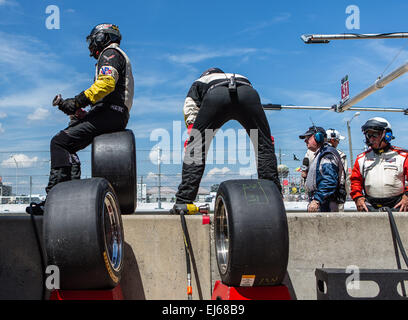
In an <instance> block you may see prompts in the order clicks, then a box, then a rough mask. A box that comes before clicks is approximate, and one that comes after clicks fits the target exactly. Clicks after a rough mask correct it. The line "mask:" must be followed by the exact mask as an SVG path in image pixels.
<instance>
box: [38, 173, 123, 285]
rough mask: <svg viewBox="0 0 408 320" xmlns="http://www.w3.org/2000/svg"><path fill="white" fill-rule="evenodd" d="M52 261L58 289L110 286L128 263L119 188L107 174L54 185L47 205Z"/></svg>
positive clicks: (47, 240) (47, 243)
mask: <svg viewBox="0 0 408 320" xmlns="http://www.w3.org/2000/svg"><path fill="white" fill-rule="evenodd" d="M44 211H45V212H44V223H43V234H44V247H45V252H46V256H47V265H48V266H56V267H57V268H58V269H57V270H58V271H59V280H60V281H59V282H60V283H59V284H60V285H59V287H60V288H59V289H64V290H82V289H88V290H89V289H111V288H114V287H115V286H116V285H117V284H118V283H119V282H120V278H121V273H122V267H123V257H124V251H123V248H124V234H123V225H122V219H121V214H120V208H119V204H118V200H117V197H116V194H115V191H114V189H113V188H112V186H111V185H110V183H109V182H108V181H107V180H106V179H103V178H92V179H83V180H71V181H66V182H61V183H59V184H57V185H56V186H55V187H54V188H52V189H51V190H50V192H49V194H48V196H47V200H46V203H45V210H44Z"/></svg>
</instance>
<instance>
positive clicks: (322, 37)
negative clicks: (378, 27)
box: [301, 32, 408, 44]
mask: <svg viewBox="0 0 408 320" xmlns="http://www.w3.org/2000/svg"><path fill="white" fill-rule="evenodd" d="M401 38H408V32H394V33H367V34H356V33H339V34H303V35H301V39H302V40H303V41H304V42H305V43H307V44H310V43H329V42H330V40H361V39H401Z"/></svg>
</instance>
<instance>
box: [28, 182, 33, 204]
mask: <svg viewBox="0 0 408 320" xmlns="http://www.w3.org/2000/svg"><path fill="white" fill-rule="evenodd" d="M32 192H33V177H32V176H30V198H29V202H28V203H29V204H30V203H31V194H32Z"/></svg>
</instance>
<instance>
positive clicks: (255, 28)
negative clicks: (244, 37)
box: [238, 13, 292, 34]
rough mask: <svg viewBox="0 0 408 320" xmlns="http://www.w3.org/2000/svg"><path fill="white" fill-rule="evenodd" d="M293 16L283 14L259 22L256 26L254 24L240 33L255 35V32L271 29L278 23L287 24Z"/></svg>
mask: <svg viewBox="0 0 408 320" xmlns="http://www.w3.org/2000/svg"><path fill="white" fill-rule="evenodd" d="M291 16H292V15H291V14H290V13H281V14H279V15H277V16H275V17H273V18H272V19H270V20H267V21H261V22H258V23H256V24H254V25H252V26H249V27H248V28H246V29H244V30H242V31H240V32H238V33H239V34H240V33H254V32H257V31H260V30H262V29H265V28H268V27H271V26H273V25H275V24H277V23H281V22H286V21H288V20H289V19H290V17H291Z"/></svg>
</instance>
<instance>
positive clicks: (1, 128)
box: [0, 123, 5, 133]
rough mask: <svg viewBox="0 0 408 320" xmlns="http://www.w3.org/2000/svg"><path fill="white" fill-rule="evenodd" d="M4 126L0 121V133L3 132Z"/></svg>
mask: <svg viewBox="0 0 408 320" xmlns="http://www.w3.org/2000/svg"><path fill="white" fill-rule="evenodd" d="M4 131H5V130H4V128H3V124H2V123H0V133H4Z"/></svg>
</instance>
